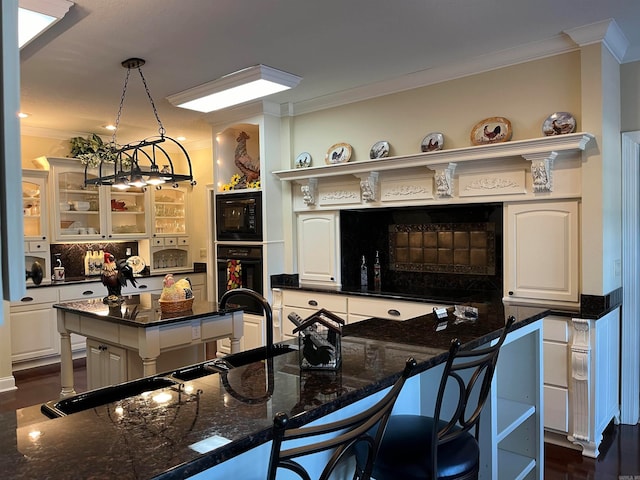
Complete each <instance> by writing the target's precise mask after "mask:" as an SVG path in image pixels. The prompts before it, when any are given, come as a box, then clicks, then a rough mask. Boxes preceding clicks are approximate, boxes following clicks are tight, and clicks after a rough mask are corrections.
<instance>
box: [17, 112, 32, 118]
mask: <svg viewBox="0 0 640 480" xmlns="http://www.w3.org/2000/svg"><path fill="white" fill-rule="evenodd" d="M27 117H29V114H28V113H25V112H18V118H27Z"/></svg>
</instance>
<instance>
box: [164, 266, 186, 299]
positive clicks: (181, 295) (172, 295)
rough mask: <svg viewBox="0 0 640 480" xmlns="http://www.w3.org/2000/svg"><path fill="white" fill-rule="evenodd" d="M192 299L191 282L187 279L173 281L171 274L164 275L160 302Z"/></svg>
mask: <svg viewBox="0 0 640 480" xmlns="http://www.w3.org/2000/svg"><path fill="white" fill-rule="evenodd" d="M192 297H193V289H192V287H191V280H189V278H188V277H187V278H181V279H180V280H175V279H174V278H173V275H172V274H170V273H168V274H166V275H165V277H164V280H163V281H162V293H161V294H160V300H162V301H173V302H175V301H178V300H187V299H189V298H192Z"/></svg>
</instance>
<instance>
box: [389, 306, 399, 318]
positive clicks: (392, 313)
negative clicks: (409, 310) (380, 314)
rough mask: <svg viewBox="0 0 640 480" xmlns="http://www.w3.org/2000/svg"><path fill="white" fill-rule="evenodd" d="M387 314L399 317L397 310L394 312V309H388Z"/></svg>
mask: <svg viewBox="0 0 640 480" xmlns="http://www.w3.org/2000/svg"><path fill="white" fill-rule="evenodd" d="M387 313H388V314H389V315H393V316H394V317H399V316H400V312H399V311H398V310H396V309H395V308H390V309H389V310H387Z"/></svg>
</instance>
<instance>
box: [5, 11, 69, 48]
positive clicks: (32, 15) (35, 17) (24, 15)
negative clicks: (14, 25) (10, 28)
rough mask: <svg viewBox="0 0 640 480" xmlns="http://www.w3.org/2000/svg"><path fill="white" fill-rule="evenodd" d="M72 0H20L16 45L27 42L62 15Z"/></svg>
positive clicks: (20, 45)
mask: <svg viewBox="0 0 640 480" xmlns="http://www.w3.org/2000/svg"><path fill="white" fill-rule="evenodd" d="M72 6H73V2H70V1H68V0H20V3H19V8H18V45H19V47H20V48H22V47H23V46H25V45H26V44H28V43H29V42H30V41H31V40H33V39H34V38H36V37H37V36H38V35H40V34H41V33H42V32H44V31H45V30H46V29H47V28H49V27H51V26H52V25H53V24H54V23H56V22H57V21H58V20H60V19H61V18H62V17H64V16H65V15H66V14H67V12H68V11H69V9H70V8H71V7H72Z"/></svg>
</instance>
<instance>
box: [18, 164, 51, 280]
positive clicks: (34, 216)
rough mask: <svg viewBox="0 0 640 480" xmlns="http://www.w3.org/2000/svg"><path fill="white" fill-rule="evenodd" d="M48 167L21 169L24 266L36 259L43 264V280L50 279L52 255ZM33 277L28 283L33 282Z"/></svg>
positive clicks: (27, 266)
mask: <svg viewBox="0 0 640 480" xmlns="http://www.w3.org/2000/svg"><path fill="white" fill-rule="evenodd" d="M48 175H49V172H48V171H46V170H23V171H22V210H23V219H24V220H23V221H24V253H25V268H26V269H27V270H30V269H31V265H33V263H34V262H38V263H39V264H40V265H41V266H42V270H43V281H44V282H45V283H46V282H49V281H50V279H51V255H50V246H49V221H48V212H47V206H48V205H47V177H48ZM32 283H33V281H32V279H28V280H27V284H32Z"/></svg>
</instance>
